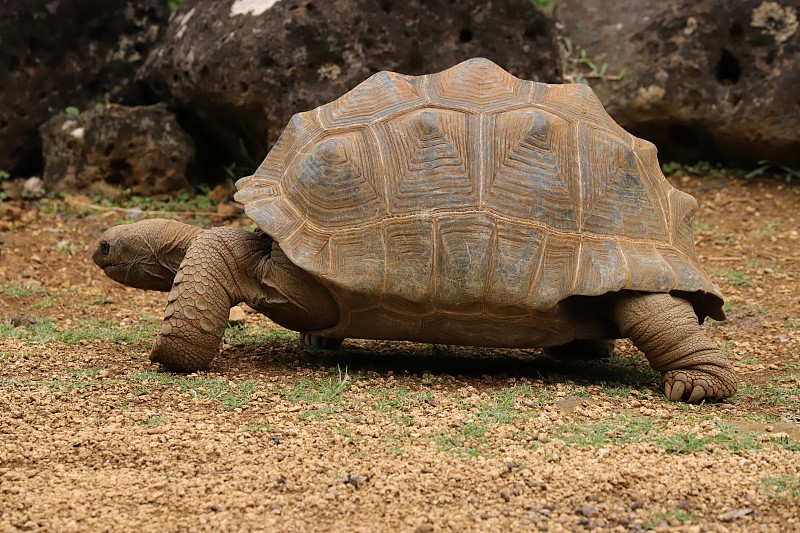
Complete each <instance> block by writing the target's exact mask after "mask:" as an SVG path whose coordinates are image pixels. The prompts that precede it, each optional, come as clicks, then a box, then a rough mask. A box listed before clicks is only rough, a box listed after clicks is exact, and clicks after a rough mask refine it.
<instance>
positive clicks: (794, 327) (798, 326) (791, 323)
mask: <svg viewBox="0 0 800 533" xmlns="http://www.w3.org/2000/svg"><path fill="white" fill-rule="evenodd" d="M783 327H784V329H787V330H789V331H800V318H787V319H786V325H785V326H783Z"/></svg>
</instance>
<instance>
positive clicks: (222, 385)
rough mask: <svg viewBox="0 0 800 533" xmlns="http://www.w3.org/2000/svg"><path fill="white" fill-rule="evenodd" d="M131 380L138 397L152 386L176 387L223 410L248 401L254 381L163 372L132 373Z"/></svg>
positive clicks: (147, 392)
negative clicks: (185, 375) (135, 384)
mask: <svg viewBox="0 0 800 533" xmlns="http://www.w3.org/2000/svg"><path fill="white" fill-rule="evenodd" d="M130 377H131V379H132V380H134V381H136V382H137V383H139V384H140V385H141V388H140V389H139V391H138V392H137V395H138V396H143V395H146V394H149V389H150V387H151V386H152V385H154V384H157V385H162V386H171V387H176V388H177V389H178V390H180V391H181V392H185V393H187V394H189V395H190V396H192V397H193V398H195V399H203V400H209V401H216V402H219V403H220V404H221V405H222V406H223V407H224V408H225V409H236V408H237V407H241V406H242V405H245V404H246V403H248V402H249V401H250V397H251V396H252V394H253V392H255V388H256V382H255V381H242V382H240V383H233V382H229V381H224V380H220V379H209V378H202V377H178V376H173V375H172V374H168V373H163V372H151V371H143V372H134V373H133V374H131V376H130Z"/></svg>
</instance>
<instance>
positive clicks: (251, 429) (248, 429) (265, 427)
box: [242, 422, 275, 433]
mask: <svg viewBox="0 0 800 533" xmlns="http://www.w3.org/2000/svg"><path fill="white" fill-rule="evenodd" d="M242 431H244V432H245V433H261V432H265V433H272V432H273V431H275V430H274V429H272V426H270V425H269V424H268V423H266V422H260V423H256V424H247V425H246V426H245V427H243V428H242Z"/></svg>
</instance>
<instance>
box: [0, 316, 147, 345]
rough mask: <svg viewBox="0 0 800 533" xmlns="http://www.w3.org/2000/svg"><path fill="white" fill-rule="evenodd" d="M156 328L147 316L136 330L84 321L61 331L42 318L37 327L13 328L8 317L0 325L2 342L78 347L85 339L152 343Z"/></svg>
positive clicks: (31, 325)
mask: <svg viewBox="0 0 800 533" xmlns="http://www.w3.org/2000/svg"><path fill="white" fill-rule="evenodd" d="M155 325H156V319H155V318H153V317H145V318H142V319H141V320H140V321H138V322H137V323H136V324H135V325H134V326H133V327H130V328H127V327H121V326H120V325H119V324H117V323H116V322H115V321H113V320H104V321H100V320H96V319H87V320H81V321H79V322H78V323H77V325H76V326H75V327H74V328H69V329H63V330H59V329H58V328H57V327H56V324H55V323H54V322H53V321H52V320H48V319H40V320H37V321H36V322H35V323H33V324H26V325H24V326H19V327H17V328H15V327H13V326H11V325H10V324H9V323H8V320H7V319H6V318H3V319H2V323H0V339H3V338H10V339H16V340H21V341H23V342H25V343H27V344H36V345H40V346H47V345H50V344H53V343H63V344H67V345H73V344H78V343H80V342H81V341H85V340H110V341H111V342H113V343H115V344H122V345H129V344H139V343H140V342H141V341H143V340H147V341H149V340H150V338H151V337H152V334H153V330H154V328H155Z"/></svg>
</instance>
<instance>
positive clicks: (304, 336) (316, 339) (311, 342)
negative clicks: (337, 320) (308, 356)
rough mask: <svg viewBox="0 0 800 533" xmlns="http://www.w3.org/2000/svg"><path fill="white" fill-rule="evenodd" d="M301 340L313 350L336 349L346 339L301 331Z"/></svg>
mask: <svg viewBox="0 0 800 533" xmlns="http://www.w3.org/2000/svg"><path fill="white" fill-rule="evenodd" d="M300 342H301V343H302V344H303V346H305V347H306V348H310V349H312V350H335V349H336V348H338V347H339V346H341V345H342V342H344V339H332V338H330V337H323V336H321V335H312V334H310V333H301V334H300Z"/></svg>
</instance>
